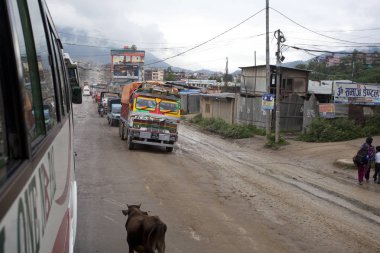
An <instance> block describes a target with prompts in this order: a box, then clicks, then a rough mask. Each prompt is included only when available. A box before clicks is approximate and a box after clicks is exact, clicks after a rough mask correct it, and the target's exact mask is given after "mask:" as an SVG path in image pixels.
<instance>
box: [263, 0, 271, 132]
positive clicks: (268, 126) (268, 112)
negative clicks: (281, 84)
mask: <svg viewBox="0 0 380 253" xmlns="http://www.w3.org/2000/svg"><path fill="white" fill-rule="evenodd" d="M266 85H267V89H266V91H267V93H270V65H269V0H266ZM271 123H272V115H271V110H266V127H265V128H266V136H267V137H269V135H270V131H271Z"/></svg>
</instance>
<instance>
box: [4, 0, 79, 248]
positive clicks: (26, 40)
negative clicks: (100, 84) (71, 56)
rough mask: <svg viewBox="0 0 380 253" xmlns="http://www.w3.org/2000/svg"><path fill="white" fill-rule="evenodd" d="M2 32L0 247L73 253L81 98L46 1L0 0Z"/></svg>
mask: <svg viewBox="0 0 380 253" xmlns="http://www.w3.org/2000/svg"><path fill="white" fill-rule="evenodd" d="M0 34H1V38H0V253H4V252H12V253H13V252H23V253H27V252H72V251H73V248H74V242H75V232H76V214H77V186H76V181H75V173H74V172H75V171H74V155H73V154H74V152H73V113H72V106H71V102H73V103H77V102H78V101H75V99H74V98H72V96H71V93H72V91H71V88H70V85H69V81H68V74H67V70H66V68H65V63H64V59H63V53H62V44H61V42H60V40H59V38H58V35H57V32H56V31H55V29H54V26H53V22H52V20H51V17H50V14H49V11H48V9H47V6H46V3H45V1H44V0H3V1H0ZM80 97H81V96H80ZM71 99H72V100H73V101H71Z"/></svg>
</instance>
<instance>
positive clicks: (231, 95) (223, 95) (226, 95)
mask: <svg viewBox="0 0 380 253" xmlns="http://www.w3.org/2000/svg"><path fill="white" fill-rule="evenodd" d="M201 95H202V97H211V98H235V93H227V92H225V93H214V94H201Z"/></svg>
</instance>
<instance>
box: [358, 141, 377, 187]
mask: <svg viewBox="0 0 380 253" xmlns="http://www.w3.org/2000/svg"><path fill="white" fill-rule="evenodd" d="M372 141H373V139H372V137H371V136H369V137H367V139H366V142H365V143H364V144H363V145H362V146H361V147H360V149H359V151H358V153H357V154H356V156H355V157H354V158H353V160H354V163H355V165H356V166H357V168H358V182H359V184H360V185H361V184H363V178H364V174H366V172H367V170H368V163H369V152H371V151H369V150H370V148H371V146H372ZM368 178H369V177H368Z"/></svg>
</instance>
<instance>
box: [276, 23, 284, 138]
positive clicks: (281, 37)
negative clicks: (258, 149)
mask: <svg viewBox="0 0 380 253" xmlns="http://www.w3.org/2000/svg"><path fill="white" fill-rule="evenodd" d="M276 35H277V36H276ZM275 37H277V52H276V59H277V61H276V77H277V78H276V124H275V142H276V143H278V142H279V140H280V87H281V62H282V61H283V60H284V59H285V57H283V56H282V54H281V43H283V42H285V37H284V35H283V34H282V32H281V31H280V29H278V30H277V31H276V32H275Z"/></svg>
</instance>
